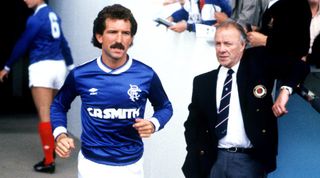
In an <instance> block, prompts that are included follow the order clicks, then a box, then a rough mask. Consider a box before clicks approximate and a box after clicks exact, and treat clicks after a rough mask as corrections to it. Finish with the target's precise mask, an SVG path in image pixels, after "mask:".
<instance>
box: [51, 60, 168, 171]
mask: <svg viewBox="0 0 320 178" xmlns="http://www.w3.org/2000/svg"><path fill="white" fill-rule="evenodd" d="M77 96H80V98H81V101H82V104H81V122H82V133H81V141H82V145H81V151H82V153H83V155H84V156H85V157H86V158H87V159H89V160H92V161H94V162H97V163H101V164H107V165H128V164H132V163H134V162H136V161H138V160H139V159H140V158H141V157H142V154H143V142H142V139H141V137H140V136H139V134H138V132H137V131H136V129H135V128H133V126H132V125H133V124H134V123H135V119H136V118H144V112H145V106H146V102H147V100H149V101H150V103H151V104H152V106H153V109H154V114H153V116H152V117H153V118H156V119H157V121H158V122H159V124H160V127H159V129H161V128H163V127H164V125H165V124H166V123H167V122H168V121H169V119H170V118H171V116H172V112H173V111H172V105H171V102H170V101H169V99H168V97H167V95H166V93H165V91H164V89H163V87H162V84H161V82H160V79H159V77H158V75H157V74H156V73H155V72H154V70H153V69H152V68H151V67H149V66H147V65H145V64H143V63H142V62H139V61H137V60H134V59H132V58H130V57H128V60H127V62H126V64H124V65H123V66H121V67H119V68H117V69H110V68H108V67H107V66H106V65H105V64H103V63H102V60H101V57H99V58H97V59H94V60H92V61H89V62H87V63H85V64H83V65H80V66H78V67H76V68H75V69H73V70H72V71H71V72H70V73H69V74H68V76H67V79H66V81H65V83H64V85H63V87H62V88H61V89H60V91H59V92H58V94H57V96H56V97H55V99H54V101H53V104H52V105H51V122H52V127H53V130H54V129H56V128H57V127H61V126H63V127H64V128H66V127H67V117H66V113H67V111H68V110H69V108H70V104H71V103H72V101H73V100H74V98H75V97H77Z"/></svg>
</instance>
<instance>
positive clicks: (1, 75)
mask: <svg viewBox="0 0 320 178" xmlns="http://www.w3.org/2000/svg"><path fill="white" fill-rule="evenodd" d="M8 74H9V72H8V71H7V70H5V69H3V70H1V71H0V82H3V81H4V78H8Z"/></svg>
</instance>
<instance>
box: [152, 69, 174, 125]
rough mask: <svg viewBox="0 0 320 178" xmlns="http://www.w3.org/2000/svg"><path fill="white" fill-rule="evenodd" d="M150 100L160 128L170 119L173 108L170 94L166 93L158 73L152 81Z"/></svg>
mask: <svg viewBox="0 0 320 178" xmlns="http://www.w3.org/2000/svg"><path fill="white" fill-rule="evenodd" d="M149 100H150V102H151V105H152V107H153V110H154V114H153V117H154V118H156V119H157V120H158V121H159V123H160V127H159V130H160V129H162V128H163V127H164V126H165V124H166V123H167V122H168V121H169V120H170V118H171V116H172V113H173V109H172V105H171V102H170V101H169V99H168V96H167V94H166V93H165V91H164V89H163V87H162V84H161V81H160V79H159V77H158V75H157V74H156V73H155V74H154V76H153V78H152V81H151V86H150V96H149Z"/></svg>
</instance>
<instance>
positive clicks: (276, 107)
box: [272, 89, 290, 117]
mask: <svg viewBox="0 0 320 178" xmlns="http://www.w3.org/2000/svg"><path fill="white" fill-rule="evenodd" d="M289 95H290V94H289V91H288V90H286V89H281V90H280V93H279V95H278V97H277V100H276V101H275V102H274V104H273V106H272V111H273V114H274V115H275V116H276V117H280V116H282V115H284V114H287V113H288V110H287V108H286V104H287V102H288V101H289Z"/></svg>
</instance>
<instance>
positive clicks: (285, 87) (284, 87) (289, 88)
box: [280, 86, 292, 95]
mask: <svg viewBox="0 0 320 178" xmlns="http://www.w3.org/2000/svg"><path fill="white" fill-rule="evenodd" d="M280 89H281V90H282V89H286V90H288V92H289V94H290V95H291V94H292V88H291V87H288V86H281V87H280Z"/></svg>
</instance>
